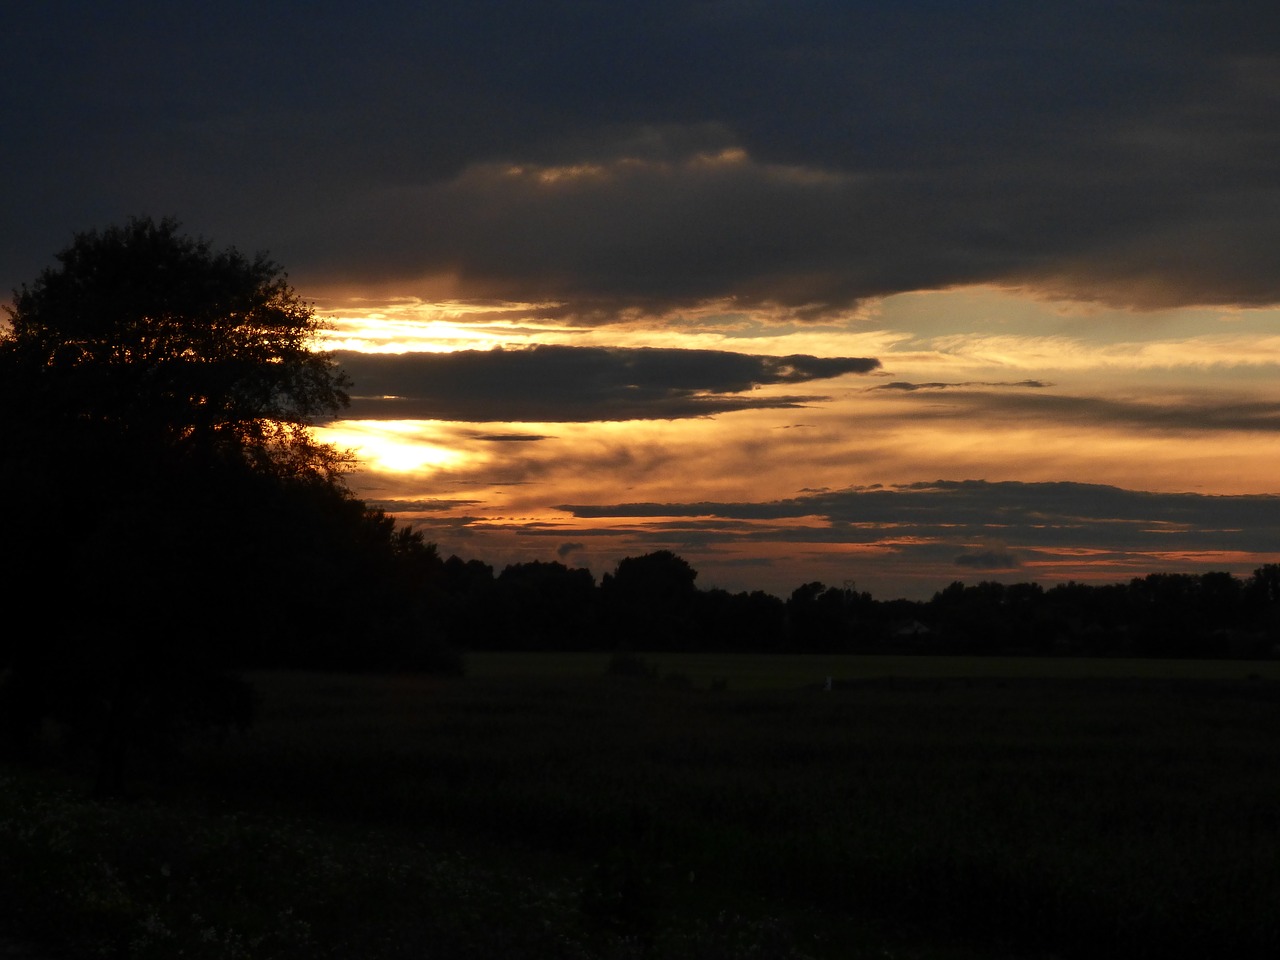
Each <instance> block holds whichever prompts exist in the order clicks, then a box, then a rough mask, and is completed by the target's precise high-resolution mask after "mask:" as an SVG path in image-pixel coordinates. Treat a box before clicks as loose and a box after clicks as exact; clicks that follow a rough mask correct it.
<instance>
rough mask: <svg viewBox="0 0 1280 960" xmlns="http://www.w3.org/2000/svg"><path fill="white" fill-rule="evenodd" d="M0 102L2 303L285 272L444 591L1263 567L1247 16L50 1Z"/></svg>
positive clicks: (1270, 513)
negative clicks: (93, 237)
mask: <svg viewBox="0 0 1280 960" xmlns="http://www.w3.org/2000/svg"><path fill="white" fill-rule="evenodd" d="M3 63H4V68H5V70H4V72H5V82H4V83H3V84H0V122H2V124H3V126H2V129H4V130H5V131H6V137H5V143H4V148H3V150H0V183H2V184H3V190H0V228H2V229H0V290H4V291H9V290H13V289H14V288H16V287H18V286H19V285H21V284H22V283H24V282H30V281H32V280H34V278H35V277H36V276H37V275H38V273H39V272H40V270H42V269H43V268H45V267H46V266H48V265H50V264H51V263H52V261H53V255H54V253H56V252H57V251H58V250H61V249H62V248H64V247H65V246H67V244H68V243H69V242H70V241H71V238H72V237H73V235H74V234H75V233H76V232H79V231H82V230H86V229H91V228H98V227H104V226H108V225H110V224H113V223H121V222H123V221H124V220H126V219H127V218H129V217H130V216H135V215H143V216H154V217H163V216H172V217H175V218H177V219H178V220H179V221H181V223H182V224H183V227H184V229H186V230H187V231H188V232H191V233H193V234H196V235H199V236H203V237H205V238H207V239H209V240H210V241H212V242H213V243H214V245H215V246H229V245H234V246H235V247H237V248H239V249H240V250H242V251H244V252H246V253H253V252H257V251H266V252H268V253H269V254H270V255H271V256H272V257H273V258H274V259H275V260H276V261H277V262H279V263H280V264H281V265H283V267H284V268H285V269H286V270H287V271H288V273H289V277H290V280H291V282H292V283H293V285H294V286H295V287H296V288H297V290H298V292H299V293H300V294H301V295H302V296H303V297H304V298H306V299H307V300H308V301H310V302H312V303H314V304H315V307H316V310H317V312H318V313H319V314H320V315H321V316H322V317H325V318H327V319H328V321H329V323H330V327H331V329H330V330H329V332H328V336H327V338H326V341H325V342H324V344H323V345H322V346H323V347H324V348H325V349H331V350H334V351H335V355H336V357H337V358H338V359H339V360H340V362H341V364H342V366H343V367H344V368H345V369H346V370H347V371H348V372H349V374H350V375H351V377H352V379H353V381H354V387H353V389H352V395H353V402H352V405H351V407H350V408H349V409H348V410H347V411H346V412H345V414H344V416H343V418H342V419H341V420H339V421H336V422H334V423H331V424H326V425H323V427H322V428H321V430H320V434H321V436H322V437H323V438H324V439H326V440H329V441H331V442H334V443H337V444H339V445H340V446H343V447H349V448H351V449H353V450H354V451H355V452H356V454H357V456H358V457H359V458H360V466H359V469H358V470H357V471H356V472H355V473H354V474H353V475H352V476H351V478H350V483H351V485H352V488H353V489H354V490H355V491H356V492H357V493H358V494H359V495H360V496H362V497H364V498H366V499H368V500H369V501H371V502H374V503H377V504H379V505H381V506H384V507H385V508H386V509H388V510H389V511H390V512H392V513H394V514H395V515H396V516H398V517H400V518H401V519H402V520H404V521H405V522H409V523H412V524H414V526H415V527H416V528H417V529H420V530H421V531H422V532H423V533H424V535H425V536H426V537H427V539H429V540H431V541H433V542H435V543H436V544H437V545H438V546H439V549H440V551H441V553H442V554H443V555H445V556H448V555H450V554H457V555H459V556H462V557H463V558H464V559H472V558H476V559H481V560H484V561H486V562H488V563H492V564H493V565H494V566H495V568H496V569H498V570H500V569H501V568H502V567H503V566H505V565H506V564H508V563H514V562H521V561H529V560H544V561H545V560H558V561H560V562H563V563H566V564H568V565H570V566H584V567H587V568H589V569H591V570H592V572H593V573H594V574H595V575H596V576H597V577H599V576H600V575H602V574H603V573H605V572H608V571H611V570H612V569H613V567H614V566H615V565H616V564H617V562H618V561H619V560H620V559H622V558H623V557H626V556H637V555H640V554H642V553H647V552H650V551H652V550H659V549H669V550H673V551H675V552H676V553H678V554H680V555H681V556H682V557H684V558H685V559H687V560H688V561H689V562H690V563H691V564H692V565H693V566H694V567H695V568H696V569H697V570H698V571H699V578H698V584H699V586H702V587H704V588H709V587H720V588H723V589H728V590H732V591H735V592H736V591H739V590H754V589H764V590H768V591H770V592H772V593H775V594H778V595H781V596H786V595H788V594H789V593H790V591H791V590H792V589H794V588H795V587H796V586H798V585H800V584H801V583H806V582H810V581H814V580H819V581H822V582H824V583H826V584H828V585H834V586H853V587H855V588H856V589H859V590H868V591H870V592H871V593H872V594H873V595H875V596H877V597H879V598H882V599H890V598H893V597H897V596H907V597H912V598H927V597H929V596H930V595H932V593H933V592H934V591H936V590H939V589H942V588H943V587H945V586H946V585H947V584H948V583H950V582H952V581H955V580H962V581H964V582H968V583H973V582H978V581H980V580H999V581H1004V582H1023V581H1031V580H1034V581H1038V582H1041V583H1043V584H1045V585H1046V586H1049V585H1052V584H1054V583H1059V582H1065V581H1069V580H1075V581H1077V582H1090V583H1104V582H1116V581H1125V580H1128V579H1129V578H1131V577H1135V576H1142V575H1145V574H1147V573H1152V572H1188V573H1198V572H1204V571H1208V570H1229V571H1231V572H1233V573H1236V574H1237V575H1239V576H1247V575H1249V573H1250V572H1251V571H1252V570H1253V569H1255V568H1256V567H1258V566H1260V565H1262V564H1264V563H1273V562H1280V489H1278V487H1280V483H1278V482H1277V479H1276V478H1277V476H1280V376H1278V375H1280V159H1277V158H1280V8H1277V7H1274V6H1273V5H1271V4H1264V3H1257V2H1253V0H1248V2H1240V0H1235V2H1233V0H1222V2H1215V3H1201V2H1130V0H1107V2H1095V0H1074V2H1070V3H1063V2H1050V0H1046V2H1038V3H1026V2H1022V0H1016V2H1015V0H1008V2H982V0H968V2H958V0H957V2H940V0H933V2H923V0H917V2H913V0H894V2H877V3H869V2H857V0H839V2H817V0H786V2H777V3H773V2H766V0H709V2H679V3H677V2H629V3H611V2H600V0H597V2H586V0H577V2H569V0H563V2H544V3H535V2H529V0H519V2H515V0H508V2H504V0H494V2H486V0H466V2H451V0H443V2H431V3H428V2H414V3H409V2H386V3H380V2H376V0H371V2H369V3H366V4H351V3H347V2H344V3H330V2H312V3H306V4H303V3H281V2H270V0H255V2H253V3H247V2H245V3H242V2H236V0H219V2H217V3H200V2H192V3H187V4H173V3H157V2H148V3H144V2H128V0H121V2H115V3H110V4H104V3H100V2H60V0H43V2H40V3H35V2H30V3H28V2H19V3H17V4H16V9H14V10H11V11H9V12H8V13H7V15H6V45H5V53H4V55H3ZM68 506H69V505H68Z"/></svg>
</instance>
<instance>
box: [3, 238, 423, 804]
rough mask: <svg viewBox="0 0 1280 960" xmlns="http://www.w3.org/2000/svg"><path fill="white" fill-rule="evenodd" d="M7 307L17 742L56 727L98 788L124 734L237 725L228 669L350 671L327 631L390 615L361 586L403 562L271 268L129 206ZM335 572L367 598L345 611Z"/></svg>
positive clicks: (8, 714) (335, 380)
mask: <svg viewBox="0 0 1280 960" xmlns="http://www.w3.org/2000/svg"><path fill="white" fill-rule="evenodd" d="M9 318H10V323H9V330H8V331H7V332H4V333H3V334H2V335H0V528H2V529H0V535H3V537H4V544H5V554H4V567H3V578H0V584H2V585H3V590H4V598H5V606H6V608H7V619H8V621H9V624H10V629H9V630H8V631H7V634H8V636H7V638H6V640H5V641H4V642H3V644H0V679H3V680H4V685H3V690H2V691H0V721H3V722H0V730H2V731H3V733H4V739H5V740H6V741H7V745H8V747H9V749H10V752H17V753H30V752H32V751H33V749H34V746H35V743H36V733H37V732H38V731H39V729H40V724H41V723H42V722H45V721H47V720H48V719H49V718H53V719H54V720H55V721H57V722H58V723H60V724H63V725H64V726H65V727H66V728H67V729H68V730H69V731H70V734H69V736H68V737H67V738H65V739H66V740H67V742H68V743H72V742H74V741H75V740H76V739H77V738H78V739H80V740H83V741H87V742H88V743H89V745H90V749H89V750H88V752H89V753H91V754H93V755H94V756H95V757H96V758H97V759H96V762H97V763H98V764H99V767H100V769H99V775H100V777H101V778H102V780H103V782H104V783H107V784H108V786H109V785H110V783H109V781H111V780H113V779H118V777H119V773H120V769H121V768H122V766H123V760H122V757H123V755H124V754H125V753H127V752H129V751H130V750H131V749H133V750H134V752H137V750H136V749H135V748H136V747H137V745H138V744H140V743H143V742H150V744H151V745H152V746H156V747H160V746H164V745H165V743H164V742H163V741H172V740H174V739H175V738H176V737H178V736H179V734H180V733H181V730H182V728H184V727H186V726H189V725H191V724H193V723H206V722H209V721H215V722H220V721H229V720H231V719H233V718H234V717H235V715H236V714H237V712H238V711H239V710H240V707H241V705H242V703H243V696H242V691H241V692H239V693H238V692H237V691H236V690H235V689H234V688H233V687H232V686H229V685H228V684H226V683H223V682H221V681H220V680H219V679H218V678H219V677H220V676H221V672H220V671H222V670H223V669H224V668H228V667H236V666H242V665H245V664H252V663H273V664H277V665H279V664H280V662H281V661H282V660H286V659H293V660H301V661H305V660H307V658H308V657H310V658H311V659H312V660H313V661H315V660H328V661H329V662H330V663H333V664H337V663H339V662H342V663H343V665H349V659H350V658H349V657H348V658H347V661H345V662H344V656H345V651H339V650H338V649H337V647H338V645H339V643H340V642H341V641H347V643H348V646H349V647H350V646H352V644H351V643H350V642H349V641H348V638H347V637H345V636H343V635H344V634H349V633H351V632H352V631H354V630H356V629H358V628H359V627H360V626H361V624H360V623H359V619H360V617H361V616H363V615H364V614H365V613H366V612H368V613H369V614H370V615H369V617H368V619H369V620H373V619H374V618H375V617H376V615H377V609H376V608H377V606H378V604H379V603H380V602H381V603H382V604H383V605H384V606H387V607H389V606H391V605H392V600H393V598H390V597H389V596H384V595H381V594H377V593H374V592H372V590H373V587H372V586H371V584H372V583H373V582H374V581H375V580H376V581H377V582H378V583H380V584H387V583H390V582H392V580H393V579H394V578H392V577H390V576H381V575H380V576H377V577H375V576H374V575H373V574H372V573H371V572H370V571H372V570H373V569H374V568H375V567H376V566H378V564H395V563H398V562H399V560H400V559H403V558H405V557H407V556H409V553H411V551H409V552H406V547H407V546H412V544H406V542H404V538H405V536H408V537H410V539H412V535H411V534H409V533H408V531H402V532H401V534H397V533H396V532H395V531H394V530H393V529H392V526H393V525H392V524H390V522H389V521H384V520H383V519H381V518H378V517H376V516H371V515H370V514H369V511H368V510H367V508H366V507H365V505H364V504H363V503H362V502H360V501H358V500H356V499H355V498H354V497H352V496H351V494H350V493H349V492H348V491H347V490H346V488H345V486H344V485H343V483H342V476H341V475H342V473H343V469H344V467H345V465H346V462H347V458H346V457H345V456H344V455H343V454H342V453H341V452H340V451H338V450H336V449H334V448H332V447H330V446H326V445H325V444H322V443H319V442H317V440H316V439H315V438H314V436H313V434H312V430H311V427H312V425H313V423H314V422H316V421H317V420H319V419H320V418H324V417H328V416H332V415H333V414H334V413H336V412H337V411H338V410H339V409H340V408H341V407H342V406H343V405H344V404H345V403H346V400H347V397H346V393H345V387H346V381H345V378H344V377H343V375H342V374H341V373H340V371H338V370H337V369H336V368H335V366H334V364H333V362H332V361H331V360H330V358H329V357H328V356H326V355H325V354H323V353H319V352H317V351H316V350H315V347H316V336H317V334H318V333H319V332H320V330H321V328H322V324H321V322H320V320H319V319H318V318H317V317H316V315H315V313H314V311H313V310H312V309H311V307H310V306H308V305H307V304H306V303H304V302H303V301H302V300H301V299H300V298H299V296H298V295H297V293H296V292H295V291H294V290H293V288H292V287H291V286H290V285H289V283H288V280H287V277H286V276H285V274H284V273H283V271H282V270H281V268H280V267H279V266H278V265H277V264H275V263H274V262H273V261H271V260H270V259H268V258H267V257H265V256H262V255H259V256H256V257H252V258H250V257H246V256H243V255H242V254H240V253H239V252H237V251H236V250H234V249H227V250H215V249H214V248H213V247H212V246H211V245H210V244H209V243H208V242H206V241H204V240H201V239H195V238H191V237H188V236H185V235H183V234H182V233H180V232H179V228H178V225H177V224H176V223H175V222H173V221H171V220H163V221H160V222H155V221H153V220H150V219H135V220H131V221H129V222H128V223H127V224H126V225H124V226H119V227H112V228H109V229H107V230H104V231H101V232H99V231H92V232H88V233H83V234H80V235H78V236H76V237H75V239H74V241H73V243H72V244H71V245H70V246H69V247H68V248H67V249H66V250H64V251H63V252H62V253H60V254H58V256H57V265H56V266H54V267H51V268H49V269H47V270H45V271H44V272H43V273H41V274H40V276H39V277H38V279H37V280H36V281H35V282H34V283H33V284H31V285H30V286H24V287H22V288H21V289H20V290H18V291H15V293H14V301H13V306H12V307H11V308H10V309H9ZM371 544H372V546H371ZM375 554H376V557H375V556H374V555H375ZM433 556H434V555H433V554H431V555H430V556H429V557H428V558H429V559H432V558H433ZM357 568H358V569H357ZM366 568H367V569H366ZM344 584H345V585H353V586H358V587H360V592H361V597H360V599H359V602H357V601H355V600H349V601H347V602H345V603H344V602H343V599H342V598H343V591H342V590H341V586H342V585H344ZM360 585H363V586H360ZM366 587H367V588H368V589H364V588H366ZM384 593H385V590H384ZM398 616H399V619H400V621H402V622H403V621H405V618H404V616H403V614H398ZM384 619H387V618H384ZM383 632H385V631H383ZM387 642H388V643H390V642H391V641H390V640H388V641H387ZM402 646H403V644H402ZM315 665H319V664H318V663H317V664H315ZM380 665H390V664H380Z"/></svg>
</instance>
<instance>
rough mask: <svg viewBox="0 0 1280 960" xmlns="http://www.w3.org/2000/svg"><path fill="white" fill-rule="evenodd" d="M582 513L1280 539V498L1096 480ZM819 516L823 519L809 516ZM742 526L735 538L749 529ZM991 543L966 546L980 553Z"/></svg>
mask: <svg viewBox="0 0 1280 960" xmlns="http://www.w3.org/2000/svg"><path fill="white" fill-rule="evenodd" d="M556 509H559V510H562V511H565V512H567V513H569V514H570V515H572V516H574V517H577V518H613V519H618V520H621V519H624V518H630V519H638V518H682V517H683V518H695V517H696V518H709V519H711V520H714V521H716V522H726V521H738V522H750V523H766V524H773V525H774V529H775V532H780V531H779V530H778V527H779V526H785V527H786V533H785V536H786V537H787V538H788V539H791V540H794V541H795V542H806V541H810V542H842V543H874V542H880V541H883V540H885V539H886V538H894V539H898V540H902V541H904V542H905V541H911V540H914V541H928V542H948V543H952V544H971V543H972V542H973V540H974V539H979V540H982V539H985V538H987V537H989V536H991V535H992V533H994V532H996V531H998V535H999V536H1000V537H1001V539H1002V540H1003V541H1004V542H1006V543H1009V544H1010V545H1011V547H1010V549H1016V550H1018V551H1024V550H1028V549H1048V550H1055V549H1059V548H1063V547H1091V548H1094V547H1105V548H1106V549H1111V550H1123V551H1151V552H1163V551H1166V550H1169V549H1172V548H1175V547H1176V548H1177V549H1183V550H1191V549H1199V550H1207V549H1219V550H1224V549H1232V550H1247V551H1261V552H1270V551H1272V550H1274V549H1275V544H1276V543H1277V542H1280V496H1272V495H1255V496H1205V495H1201V494H1192V493H1176V494H1175V493H1150V492H1144V491H1137V490H1125V489H1122V488H1119V487H1112V486H1106V485H1102V484H1088V483H1070V482H1056V483H1052V482H1051V483H1020V482H1014V481H1005V482H988V481H982V480H964V481H944V480H939V481H936V482H932V483H912V484H898V485H893V486H889V487H866V488H856V489H852V490H843V491H838V492H833V493H815V494H809V495H805V496H801V497H794V498H789V499H784V500H775V501H766V502H759V503H752V502H737V503H725V502H701V503H622V504H561V505H559V506H558V507H557V508H556ZM805 518H818V519H820V520H822V521H823V523H822V524H820V525H815V524H813V523H801V522H800V521H802V520H803V519H805ZM742 532H743V531H742V530H741V529H739V530H735V531H733V536H735V537H738V536H741V535H742ZM990 552H991V551H989V550H978V551H973V550H971V549H967V550H966V555H968V556H971V557H973V558H975V559H976V558H979V557H982V556H984V555H985V554H987V553H990Z"/></svg>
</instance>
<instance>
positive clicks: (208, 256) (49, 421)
mask: <svg viewBox="0 0 1280 960" xmlns="http://www.w3.org/2000/svg"><path fill="white" fill-rule="evenodd" d="M57 259H58V263H59V265H58V266H57V267H53V268H49V269H47V270H45V271H44V272H43V273H42V274H41V275H40V277H39V278H38V279H37V280H36V281H35V283H34V284H32V285H31V286H29V287H28V286H25V285H24V286H23V287H22V289H21V290H18V291H15V294H14V306H13V307H12V308H10V309H9V315H10V327H11V329H10V331H9V333H8V334H7V335H5V336H4V337H3V338H0V364H3V370H4V372H5V374H6V378H7V380H8V383H7V390H8V392H9V393H10V395H11V396H10V399H12V400H15V401H16V402H18V403H21V404H24V405H27V406H29V408H30V409H31V410H33V411H34V412H35V414H36V416H35V417H34V418H33V419H31V421H30V422H31V424H32V425H34V426H37V427H38V428H39V429H41V430H43V431H46V432H47V431H49V430H50V429H56V430H57V431H58V432H59V433H61V434H64V435H65V436H66V438H67V439H70V440H73V441H78V442H84V441H86V440H87V441H90V442H92V441H99V442H101V443H102V444H106V445H110V446H111V447H112V448H114V449H116V450H124V451H125V452H127V453H128V454H129V455H130V456H138V455H139V454H142V455H145V456H146V457H147V459H148V460H150V459H152V458H154V457H157V456H162V457H198V458H202V459H204V460H208V459H209V458H213V457H216V458H229V459H238V460H242V461H244V462H247V463H248V464H250V465H251V466H252V467H254V468H255V469H258V470H269V471H273V472H285V473H290V474H294V475H297V474H300V473H308V472H309V473H313V474H319V475H322V476H324V477H326V478H327V477H331V476H332V475H333V473H334V472H335V470H336V469H337V468H338V467H339V466H340V465H341V463H342V457H341V456H340V455H339V454H338V453H337V451H335V450H334V449H333V448H331V447H327V446H325V445H323V444H319V443H317V442H316V441H315V440H314V439H313V437H312V435H311V432H310V426H311V424H312V423H313V421H314V420H315V419H316V418H317V417H321V416H330V415H332V414H334V413H336V412H337V411H338V410H339V409H340V408H341V407H342V406H344V405H345V404H346V402H347V396H346V394H345V392H344V389H343V388H344V387H345V386H346V381H345V379H344V377H343V376H342V375H341V374H340V373H339V372H338V371H337V370H336V369H335V368H334V365H333V362H332V360H330V359H329V357H328V356H326V355H325V354H322V353H318V352H316V351H315V349H314V347H315V338H316V335H317V334H318V333H319V332H320V329H321V323H320V321H319V320H318V319H317V317H316V315H315V313H314V311H313V310H312V309H311V308H310V307H309V306H308V305H307V304H306V303H304V302H303V301H302V300H301V299H300V298H299V297H298V295H297V293H296V292H295V291H294V290H293V288H292V287H290V285H289V283H288V279H287V277H286V275H285V274H284V273H283V271H282V270H281V268H280V267H279V266H278V265H277V264H276V263H274V262H273V261H271V260H270V259H268V258H267V257H266V256H265V255H258V256H256V257H254V258H252V259H250V258H247V257H245V256H243V255H241V254H240V253H239V252H237V251H236V250H234V249H228V250H222V251H217V250H214V249H213V248H212V247H211V246H210V245H209V243H208V242H206V241H203V240H199V239H194V238H191V237H187V236H184V235H182V234H180V233H179V232H178V224H177V223H176V222H174V221H172V220H163V221H161V222H159V223H156V222H154V221H152V220H150V219H134V220H131V221H130V222H129V223H128V224H127V225H125V226H123V227H112V228H109V229H107V230H105V231H102V232H98V231H91V232H88V233H83V234H80V235H78V236H77V237H76V238H75V240H74V242H73V243H72V244H71V246H70V247H68V248H67V249H66V250H64V251H63V252H62V253H60V254H58V256H57ZM15 394H16V396H15ZM81 452H82V453H83V450H82V451H81Z"/></svg>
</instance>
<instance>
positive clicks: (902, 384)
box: [871, 380, 1053, 393]
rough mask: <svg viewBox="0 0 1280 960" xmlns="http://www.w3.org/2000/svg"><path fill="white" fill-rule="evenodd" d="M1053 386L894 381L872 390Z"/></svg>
mask: <svg viewBox="0 0 1280 960" xmlns="http://www.w3.org/2000/svg"><path fill="white" fill-rule="evenodd" d="M1051 386H1053V384H1051V383H1045V382H1044V381H1043V380H1017V381H1013V382H1006V381H997V382H986V383H984V382H977V381H966V382H963V383H908V382H906V381H905V380H894V381H893V382H892V383H882V384H880V385H879V386H877V387H872V388H871V389H872V390H897V391H900V392H902V393H914V392H915V391H916V390H963V389H973V388H975V387H1027V388H1031V389H1040V388H1042V387H1051Z"/></svg>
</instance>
